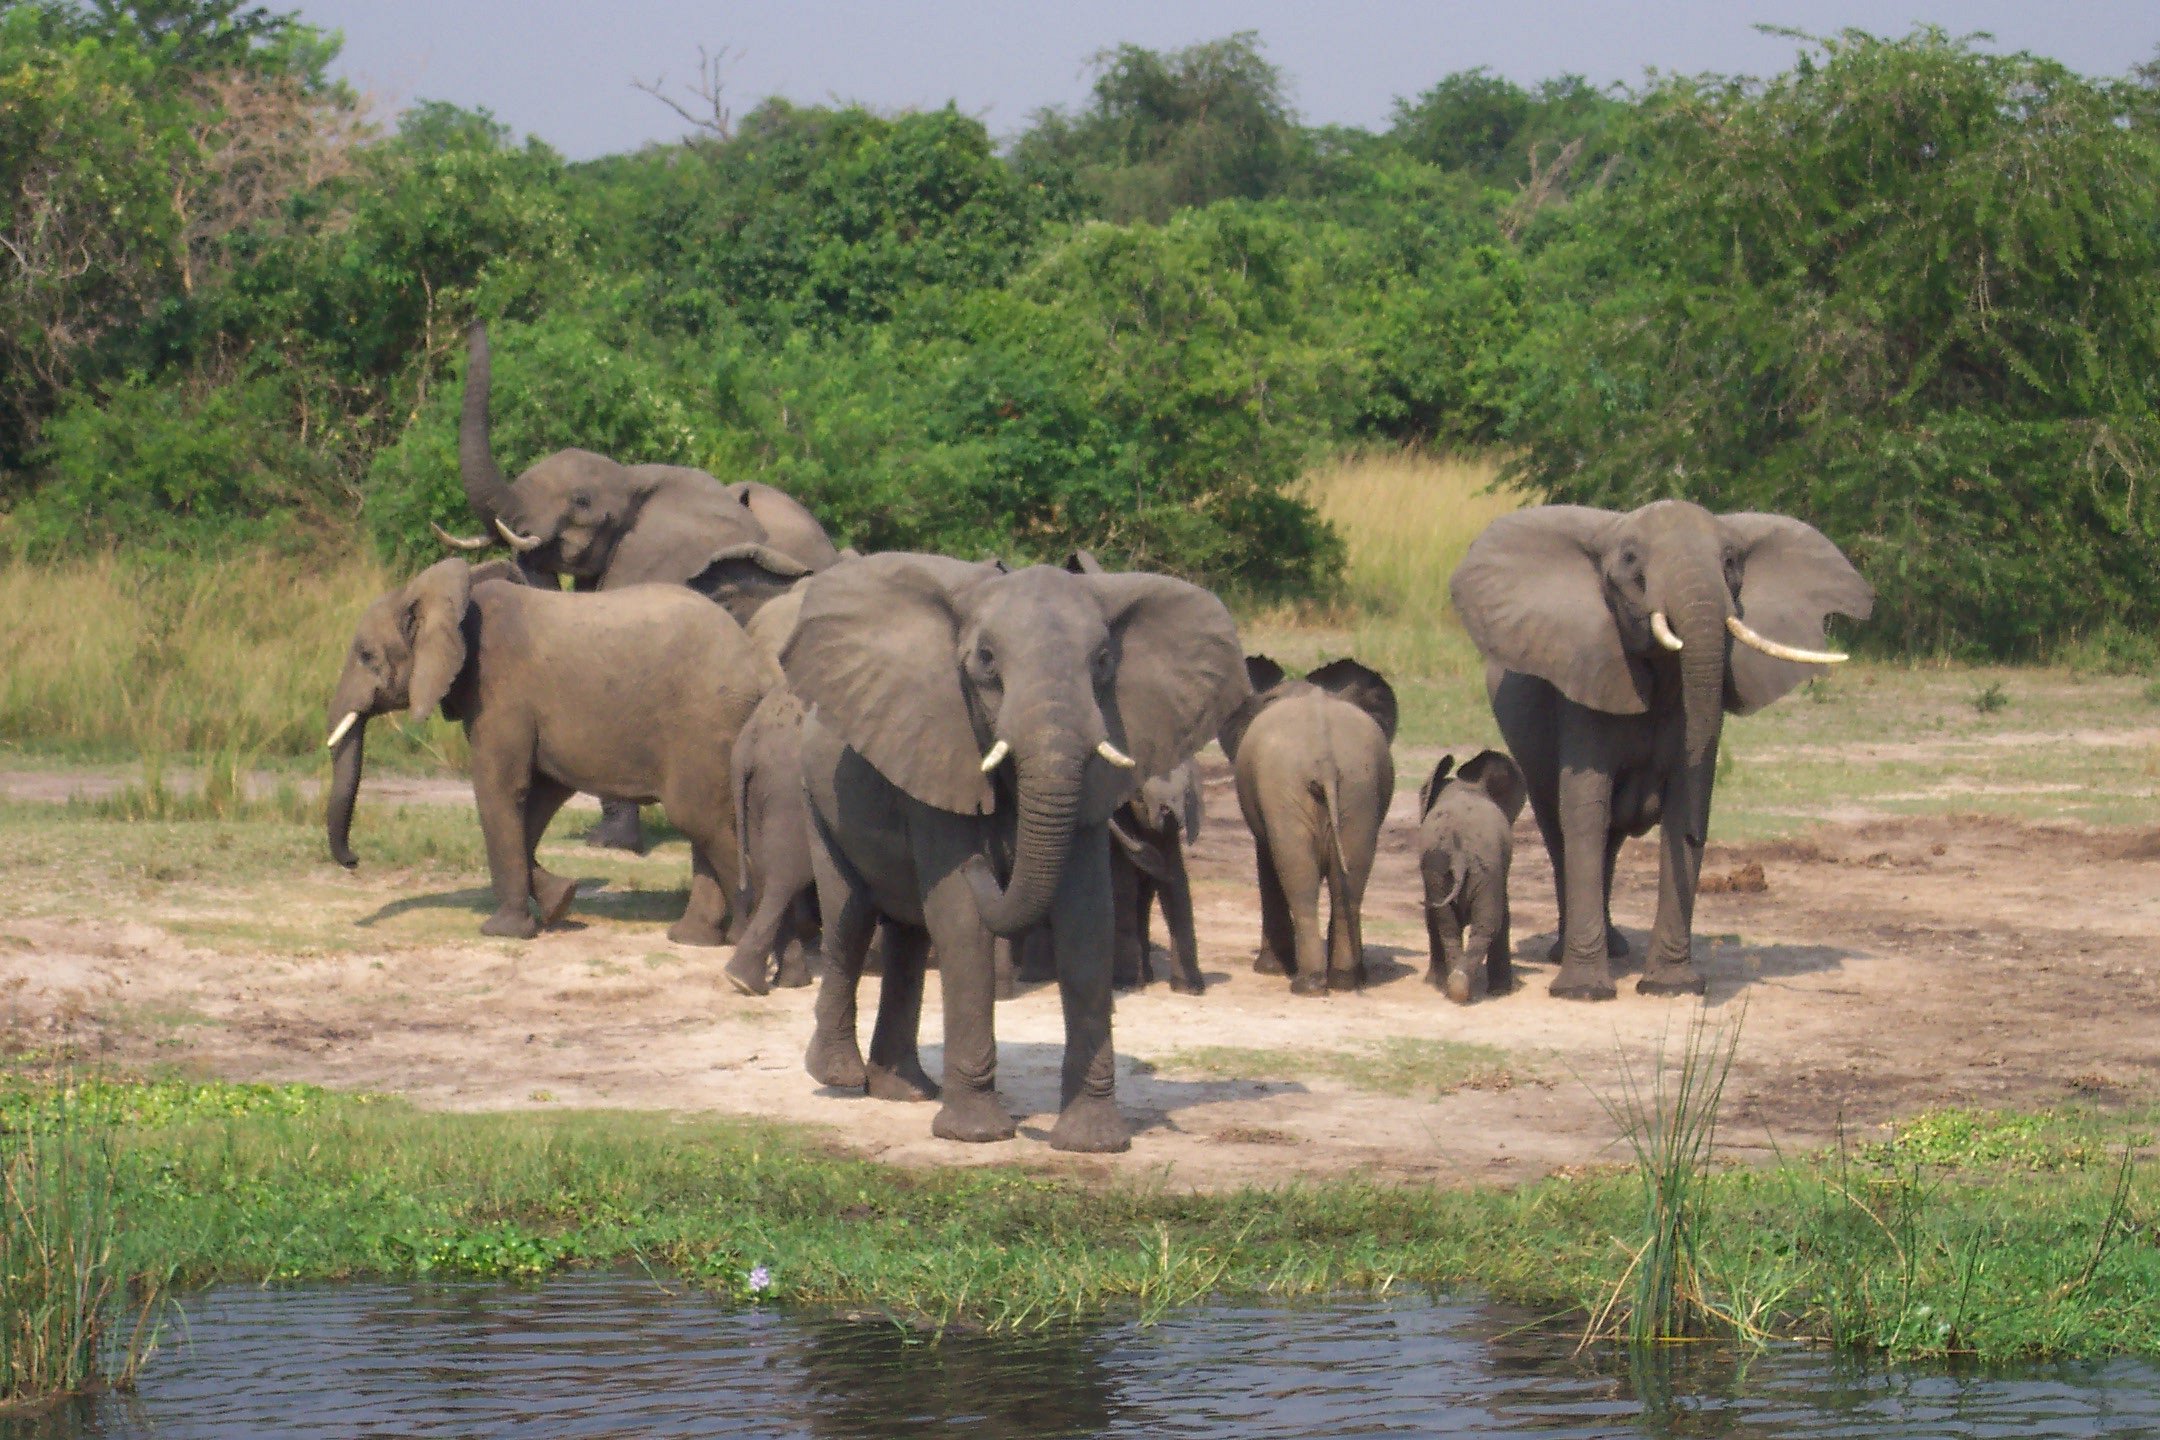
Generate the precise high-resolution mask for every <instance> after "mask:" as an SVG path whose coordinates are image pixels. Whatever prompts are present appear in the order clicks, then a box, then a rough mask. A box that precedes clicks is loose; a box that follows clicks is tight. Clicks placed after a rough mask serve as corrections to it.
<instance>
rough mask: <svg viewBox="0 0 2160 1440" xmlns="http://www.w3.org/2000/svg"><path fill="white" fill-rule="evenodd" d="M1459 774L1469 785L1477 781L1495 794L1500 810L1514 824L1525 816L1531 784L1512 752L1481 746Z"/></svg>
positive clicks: (1479, 786) (1478, 784)
mask: <svg viewBox="0 0 2160 1440" xmlns="http://www.w3.org/2000/svg"><path fill="white" fill-rule="evenodd" d="M1455 778H1456V779H1457V780H1460V781H1462V782H1463V783H1464V784H1466V785H1475V786H1477V787H1478V789H1480V790H1483V791H1484V792H1485V793H1486V794H1487V795H1489V796H1491V797H1492V802H1493V804H1495V805H1497V806H1499V807H1500V813H1501V814H1503V815H1505V816H1507V820H1508V824H1510V825H1513V824H1514V823H1515V822H1516V821H1517V820H1519V819H1521V818H1522V810H1523V806H1524V805H1525V804H1527V803H1528V802H1529V799H1530V786H1529V784H1528V782H1526V781H1525V780H1524V779H1523V773H1522V767H1521V766H1519V765H1517V764H1516V763H1515V761H1514V759H1513V758H1512V757H1511V756H1508V755H1504V754H1502V753H1501V752H1500V751H1498V750H1480V751H1478V753H1477V754H1475V755H1473V756H1471V757H1470V758H1469V759H1468V760H1465V761H1464V762H1463V767H1462V769H1460V770H1458V771H1456V772H1455Z"/></svg>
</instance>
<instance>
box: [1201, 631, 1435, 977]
mask: <svg viewBox="0 0 2160 1440" xmlns="http://www.w3.org/2000/svg"><path fill="white" fill-rule="evenodd" d="M1245 669H1246V674H1247V676H1248V678H1249V679H1250V680H1251V682H1252V688H1253V696H1252V698H1251V699H1250V700H1248V701H1246V702H1245V704H1244V705H1242V706H1241V707H1240V708H1239V709H1238V710H1237V711H1236V713H1234V714H1233V715H1232V716H1231V718H1230V720H1229V721H1228V722H1227V723H1226V724H1224V726H1223V728H1222V731H1221V733H1220V736H1219V738H1220V740H1221V742H1222V747H1223V753H1224V754H1226V755H1228V756H1229V757H1230V763H1231V766H1232V768H1233V769H1234V770H1235V772H1236V775H1237V796H1238V808H1239V809H1240V810H1242V811H1243V812H1244V814H1245V823H1246V824H1247V825H1249V826H1251V827H1252V833H1253V849H1254V852H1255V859H1256V861H1257V865H1258V869H1259V874H1260V935H1261V944H1260V954H1259V956H1258V958H1256V959H1255V960H1254V962H1253V968H1254V969H1255V970H1257V971H1259V972H1260V973H1261V974H1263V975H1280V974H1284V973H1285V972H1287V973H1289V974H1290V975H1291V977H1292V979H1291V981H1290V989H1291V991H1292V992H1293V993H1295V994H1298V995H1323V994H1326V993H1327V992H1328V991H1329V990H1330V989H1335V990H1351V989H1356V988H1358V987H1360V986H1362V985H1363V984H1364V983H1365V951H1364V937H1363V934H1362V932H1361V929H1360V925H1359V911H1360V909H1361V908H1362V906H1363V905H1364V900H1365V882H1366V880H1367V879H1368V878H1369V877H1370V876H1371V874H1372V863H1373V852H1374V851H1375V850H1376V849H1378V848H1379V844H1380V822H1381V821H1382V820H1383V819H1385V818H1386V816H1387V807H1388V801H1389V799H1390V798H1392V797H1393V795H1394V793H1395V761H1394V757H1393V755H1392V754H1390V752H1389V749H1388V747H1389V745H1391V744H1392V743H1393V742H1394V739H1395V691H1394V688H1393V687H1392V686H1390V685H1389V684H1388V683H1387V681H1386V680H1385V679H1383V678H1382V677H1381V676H1380V675H1379V674H1378V673H1377V672H1375V671H1372V670H1368V669H1367V668H1365V667H1364V666H1363V665H1360V664H1358V663H1357V662H1356V661H1355V660H1337V661H1334V662H1332V663H1330V664H1327V665H1323V666H1321V667H1320V668H1319V669H1318V670H1315V671H1313V672H1312V673H1311V674H1310V675H1308V676H1306V677H1305V678H1304V679H1303V680H1291V679H1288V678H1286V677H1285V676H1284V674H1283V670H1282V667H1281V666H1279V665H1277V664H1276V663H1275V662H1274V661H1272V660H1270V659H1268V658H1267V657H1266V656H1264V655H1250V656H1247V657H1246V659H1245ZM1323 884H1324V885H1325V886H1326V887H1327V892H1328V925H1327V931H1326V936H1325V940H1324V941H1323V939H1322V933H1321V930H1320V890H1321V887H1322V885H1323Z"/></svg>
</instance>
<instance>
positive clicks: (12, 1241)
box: [0, 1085, 161, 1405]
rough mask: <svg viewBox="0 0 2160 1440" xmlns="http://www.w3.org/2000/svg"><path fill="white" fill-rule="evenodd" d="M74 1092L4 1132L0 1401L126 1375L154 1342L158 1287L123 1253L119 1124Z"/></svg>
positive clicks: (59, 1091) (118, 1381)
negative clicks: (78, 1101)
mask: <svg viewBox="0 0 2160 1440" xmlns="http://www.w3.org/2000/svg"><path fill="white" fill-rule="evenodd" d="M71 1095H72V1087H71V1086H66V1085H63V1086H60V1087H57V1088H56V1090H55V1096H56V1099H55V1103H54V1104H52V1105H51V1106H49V1107H45V1108H43V1109H41V1110H40V1111H37V1112H34V1113H30V1114H25V1115H21V1116H18V1117H16V1118H15V1122H14V1123H13V1124H12V1125H10V1126H9V1127H8V1128H6V1129H5V1130H0V1405H20V1404H25V1403H29V1402H33V1401H37V1400H42V1399H48V1398H50V1397H53V1396H57V1395H67V1394H75V1393H79V1392H81V1391H84V1390H88V1389H91V1388H93V1387H95V1386H99V1385H124V1384H127V1383H129V1382H131V1381H132V1380H133V1379H134V1376H135V1372H136V1371H137V1369H139V1368H140V1366H141V1365H142V1362H143V1361H144V1360H145V1359H147V1358H148V1357H149V1354H150V1350H151V1348H152V1346H153V1344H154V1342H155V1339H156V1335H155V1327H154V1325H153V1323H152V1318H153V1316H154V1315H155V1313H156V1310H157V1307H158V1304H159V1292H160V1288H161V1287H160V1285H159V1283H158V1282H157V1281H156V1280H155V1279H153V1278H152V1277H150V1276H148V1275H145V1274H143V1273H140V1272H136V1271H133V1270H131V1269H130V1268H129V1267H128V1266H127V1265H126V1264H124V1263H123V1262H122V1260H121V1259H120V1255H119V1235H120V1217H119V1212H118V1206H117V1205H116V1204H115V1191H116V1184H115V1179H116V1174H115V1172H116V1165H117V1158H118V1151H117V1147H116V1145H115V1142H114V1137H113V1133H112V1128H111V1126H110V1124H109V1123H108V1122H106V1121H104V1120H101V1119H99V1118H98V1117H96V1116H94V1115H92V1114H91V1113H89V1112H88V1111H87V1110H86V1109H84V1108H83V1107H79V1106H77V1105H75V1104H73V1103H71V1100H70V1098H69V1097H71Z"/></svg>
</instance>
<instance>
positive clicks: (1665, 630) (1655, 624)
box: [1650, 610, 1680, 650]
mask: <svg viewBox="0 0 2160 1440" xmlns="http://www.w3.org/2000/svg"><path fill="white" fill-rule="evenodd" d="M1650 633H1651V634H1652V635H1655V636H1657V643H1658V644H1660V645H1662V646H1664V647H1665V648H1666V649H1667V650H1678V649H1679V648H1680V637H1679V636H1678V635H1675V634H1673V633H1672V626H1671V625H1670V624H1669V623H1667V621H1666V619H1665V612H1664V611H1662V610H1653V611H1651V612H1650Z"/></svg>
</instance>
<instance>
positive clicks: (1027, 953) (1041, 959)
mask: <svg viewBox="0 0 2160 1440" xmlns="http://www.w3.org/2000/svg"><path fill="white" fill-rule="evenodd" d="M1013 973H1014V975H1015V976H1016V977H1017V978H1018V979H1020V980H1022V981H1024V982H1026V983H1027V984H1030V985H1047V984H1048V983H1050V982H1051V981H1052V980H1055V979H1057V952H1056V951H1055V950H1053V949H1052V948H1051V946H1050V928H1049V927H1048V926H1047V925H1038V926H1036V927H1035V928H1034V929H1032V930H1030V931H1028V932H1027V934H1025V935H1023V936H1021V937H1020V938H1019V939H1018V940H1015V941H1014V942H1013Z"/></svg>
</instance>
